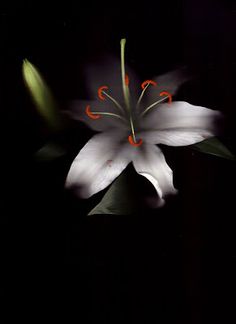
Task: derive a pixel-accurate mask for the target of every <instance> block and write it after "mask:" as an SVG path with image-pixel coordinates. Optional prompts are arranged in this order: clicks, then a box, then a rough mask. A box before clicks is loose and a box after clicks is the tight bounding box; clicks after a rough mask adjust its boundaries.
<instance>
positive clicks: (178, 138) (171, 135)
mask: <svg viewBox="0 0 236 324" xmlns="http://www.w3.org/2000/svg"><path fill="white" fill-rule="evenodd" d="M138 136H139V137H140V138H142V139H143V140H144V141H145V143H149V144H165V145H169V146H185V145H192V144H195V143H198V142H201V141H203V140H205V139H206V138H209V137H212V136H214V134H213V133H212V132H209V131H206V130H202V129H194V130H191V129H189V130H187V129H184V130H178V129H177V130H175V129H173V130H160V131H144V132H140V133H139V134H138Z"/></svg>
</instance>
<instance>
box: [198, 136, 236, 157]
mask: <svg viewBox="0 0 236 324" xmlns="http://www.w3.org/2000/svg"><path fill="white" fill-rule="evenodd" d="M192 148H194V149H196V150H198V151H200V152H203V153H207V154H212V155H215V156H218V157H221V158H224V159H228V160H236V156H235V155H234V154H233V153H231V152H230V150H229V149H228V148H227V147H226V146H225V145H224V144H223V143H222V142H221V141H220V140H219V139H218V138H217V137H212V138H209V139H207V140H205V141H202V142H200V143H197V144H194V145H192Z"/></svg>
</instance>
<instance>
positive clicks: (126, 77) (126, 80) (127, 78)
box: [125, 74, 129, 86]
mask: <svg viewBox="0 0 236 324" xmlns="http://www.w3.org/2000/svg"><path fill="white" fill-rule="evenodd" d="M125 85H127V86H128V85H129V76H128V74H126V75H125Z"/></svg>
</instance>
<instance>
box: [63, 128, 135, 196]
mask: <svg viewBox="0 0 236 324" xmlns="http://www.w3.org/2000/svg"><path fill="white" fill-rule="evenodd" d="M123 137H124V136H123V134H121V133H117V132H114V131H113V132H106V133H102V134H97V135H95V136H93V137H92V138H91V139H90V140H89V141H88V143H87V144H86V145H85V146H84V147H83V148H82V150H81V151H80V152H79V154H78V155H77V157H76V158H75V160H74V161H73V163H72V165H71V168H70V170H69V173H68V176H67V179H66V186H67V187H72V188H74V189H75V190H76V191H77V194H78V195H79V196H80V197H82V198H89V197H90V196H92V195H94V194H95V193H97V192H99V191H100V190H103V189H104V188H106V187H107V186H108V185H109V184H110V183H111V182H112V181H113V180H114V179H115V178H116V177H118V176H119V174H120V173H121V172H122V171H123V170H124V169H125V167H126V166H127V165H128V163H130V162H131V159H132V150H130V148H129V146H130V145H129V144H127V142H124V141H122V138H123Z"/></svg>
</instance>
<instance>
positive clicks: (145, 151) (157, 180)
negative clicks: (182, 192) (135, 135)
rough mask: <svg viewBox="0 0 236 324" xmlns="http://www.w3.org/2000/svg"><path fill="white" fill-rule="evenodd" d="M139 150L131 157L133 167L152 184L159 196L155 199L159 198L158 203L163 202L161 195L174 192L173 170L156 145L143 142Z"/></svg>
mask: <svg viewBox="0 0 236 324" xmlns="http://www.w3.org/2000/svg"><path fill="white" fill-rule="evenodd" d="M139 152H140V153H139V154H136V155H134V158H133V165H134V168H135V170H136V171H137V172H138V173H139V174H140V175H142V176H144V177H145V178H147V179H148V180H149V181H150V182H151V183H152V184H153V186H154V187H155V189H156V191H157V194H158V196H159V198H157V201H158V199H159V204H163V203H164V201H163V200H164V199H163V197H165V196H166V195H168V194H174V193H176V189H175V188H174V185H173V172H172V170H171V169H170V167H169V166H168V164H167V163H166V161H165V157H164V155H163V153H162V152H161V150H160V149H159V148H158V147H157V146H155V145H149V144H143V145H142V147H140V150H139Z"/></svg>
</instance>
